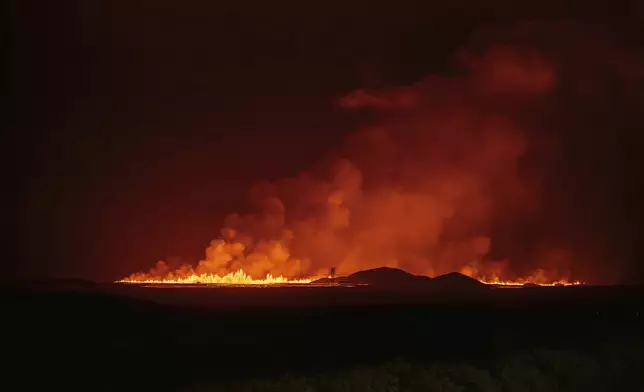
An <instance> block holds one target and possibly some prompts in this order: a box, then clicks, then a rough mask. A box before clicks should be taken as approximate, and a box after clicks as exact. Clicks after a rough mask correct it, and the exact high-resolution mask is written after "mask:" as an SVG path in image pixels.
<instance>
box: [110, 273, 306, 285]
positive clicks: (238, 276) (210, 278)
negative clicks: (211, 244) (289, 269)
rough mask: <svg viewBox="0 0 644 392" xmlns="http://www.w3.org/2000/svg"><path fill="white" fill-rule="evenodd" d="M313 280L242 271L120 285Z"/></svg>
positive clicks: (129, 280) (143, 278)
mask: <svg viewBox="0 0 644 392" xmlns="http://www.w3.org/2000/svg"><path fill="white" fill-rule="evenodd" d="M312 280H313V279H288V278H285V277H284V276H282V275H279V276H273V275H271V274H266V276H265V277H264V278H263V279H253V278H252V277H251V276H249V275H248V274H246V273H245V272H244V270H242V269H240V270H239V271H237V272H231V273H228V274H226V275H223V276H219V275H217V274H192V275H188V276H185V277H177V278H163V279H150V278H148V277H146V276H145V275H141V276H140V277H138V276H137V275H133V276H130V277H127V278H124V279H121V280H119V281H118V283H139V284H215V285H244V286H262V285H274V284H307V283H311V281H312Z"/></svg>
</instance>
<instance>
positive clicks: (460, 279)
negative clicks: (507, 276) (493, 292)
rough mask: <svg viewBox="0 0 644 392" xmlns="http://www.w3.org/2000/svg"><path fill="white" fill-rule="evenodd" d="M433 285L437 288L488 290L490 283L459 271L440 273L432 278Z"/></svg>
mask: <svg viewBox="0 0 644 392" xmlns="http://www.w3.org/2000/svg"><path fill="white" fill-rule="evenodd" d="M431 286H432V288H433V289H437V290H455V291H473V290H487V289H489V288H490V286H489V285H486V284H485V283H481V282H479V281H478V280H476V279H474V278H470V277H469V276H466V275H463V274H461V273H458V272H450V273H449V274H445V275H440V276H437V277H435V278H434V279H432V280H431Z"/></svg>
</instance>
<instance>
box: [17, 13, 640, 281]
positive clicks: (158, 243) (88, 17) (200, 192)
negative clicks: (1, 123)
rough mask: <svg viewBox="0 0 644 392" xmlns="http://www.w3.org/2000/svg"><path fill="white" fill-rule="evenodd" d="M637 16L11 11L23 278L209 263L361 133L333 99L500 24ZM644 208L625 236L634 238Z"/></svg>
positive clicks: (431, 60) (426, 67)
mask: <svg viewBox="0 0 644 392" xmlns="http://www.w3.org/2000/svg"><path fill="white" fill-rule="evenodd" d="M638 4H639V3H638V2H637V1H633V2H630V3H627V2H623V3H622V2H611V3H610V5H606V4H598V5H592V4H588V2H587V1H546V2H543V1H538V2H536V1H530V2H517V1H506V0H496V1H489V2H475V1H464V0H457V1H443V2H428V1H418V2H408V1H397V2H394V3H389V4H387V5H378V4H376V3H374V2H372V1H337V2H336V1H326V2H321V3H317V4H310V3H308V2H301V1H292V2H279V1H278V2H275V1H269V2H267V1H256V2H228V3H227V4H220V2H213V1H205V0H203V1H181V2H178V1H169V0H150V1H137V0H134V1H114V2H98V1H86V0H84V1H80V0H79V1H64V2H40V1H38V2H37V1H15V2H11V3H10V4H9V13H8V17H9V18H10V19H9V23H8V27H9V32H10V35H9V57H8V62H9V63H8V65H9V71H8V73H7V75H8V76H9V98H10V101H11V102H12V104H13V105H12V106H15V109H13V110H12V111H11V112H12V113H11V115H10V116H9V120H8V121H9V125H10V126H9V128H10V135H11V140H10V141H11V143H9V144H7V145H10V146H13V148H10V151H9V152H8V154H7V155H8V156H10V157H12V158H14V159H13V162H11V163H10V164H9V167H12V168H14V176H12V178H14V177H15V179H16V183H15V186H14V188H15V190H17V192H16V194H17V196H18V197H17V201H18V204H17V208H15V209H14V211H16V216H17V225H16V230H15V231H16V233H17V241H16V242H15V243H16V244H17V250H18V254H17V257H16V258H15V260H16V263H12V266H11V268H10V270H9V273H8V275H7V276H10V277H11V276H19V277H63V276H75V277H84V278H90V279H100V280H105V279H115V278H118V277H120V276H123V275H125V274H128V273H130V272H133V271H135V270H140V269H145V268H147V267H148V266H150V265H151V264H152V263H153V262H154V261H155V260H157V259H162V258H166V257H168V256H173V255H182V256H184V257H187V258H195V259H196V258H198V257H200V256H201V255H202V254H203V249H204V248H205V246H206V245H207V244H208V242H209V241H210V239H211V238H213V236H215V235H217V233H218V231H219V229H220V227H221V223H222V220H223V218H224V217H225V216H226V214H228V213H229V212H231V211H237V210H240V209H242V210H243V208H244V206H245V205H246V200H247V192H248V189H249V187H250V186H251V184H252V183H254V182H255V181H257V180H261V179H269V180H274V179H278V178H280V177H284V176H290V175H294V174H296V173H297V172H299V171H301V170H303V169H306V168H308V167H310V166H312V165H313V164H314V163H315V162H316V161H318V160H319V159H320V158H321V157H323V156H324V154H325V153H326V152H327V151H329V150H330V149H331V148H333V147H334V146H338V145H339V144H341V142H342V140H343V139H344V138H345V136H346V134H347V133H348V132H349V131H351V130H353V129H355V127H356V124H358V123H360V122H361V121H362V119H361V118H360V116H359V115H356V114H352V113H346V112H342V111H339V110H338V109H337V108H336V107H334V105H333V101H334V99H335V98H337V97H339V96H342V95H344V94H346V93H348V92H349V91H352V90H354V89H356V88H361V87H362V88H373V89H379V88H389V87H393V86H400V85H405V84H409V83H413V82H416V81H418V80H419V79H421V78H422V77H424V76H426V75H428V74H432V73H440V72H445V71H446V70H449V67H450V64H451V63H452V60H453V55H454V52H455V51H456V50H457V49H458V48H459V47H462V46H463V45H464V44H465V43H467V42H468V41H469V40H470V37H471V36H472V34H475V32H476V31H479V30H481V29H485V28H487V27H489V26H503V25H508V24H515V23H522V22H528V21H533V20H542V19H545V20H555V19H563V20H574V21H577V22H581V23H583V24H587V25H593V26H599V27H601V28H604V29H607V30H610V31H612V32H613V33H614V35H615V37H617V39H618V40H622V41H623V42H628V44H629V45H634V46H637V45H641V43H642V41H641V39H642V33H643V30H644V28H643V27H642V26H644V19H643V17H644V9H643V8H642V6H641V5H638ZM13 120H15V121H13ZM634 131H635V130H634ZM638 166H639V162H628V163H627V164H626V163H624V167H628V168H629V170H639V169H638V168H637V167H638ZM582 171H583V170H582ZM621 172H622V170H621V169H619V170H617V169H616V170H615V172H614V173H621ZM638 178H641V177H638ZM629 189H631V190H632V191H633V192H635V191H637V189H639V188H629ZM629 194H630V195H631V196H630V197H631V199H628V200H629V201H628V203H632V205H633V206H635V205H636V204H637V203H636V200H635V196H633V194H632V193H629ZM640 194H641V193H640ZM638 211H639V212H638V213H640V215H637V217H638V218H633V217H631V218H632V219H631V220H630V221H629V222H625V223H624V224H623V225H622V224H621V222H620V221H619V219H622V218H623V217H624V216H625V215H624V214H617V213H616V214H614V215H611V217H612V218H611V219H613V221H615V222H613V223H611V225H612V226H611V227H624V231H625V233H627V234H624V236H626V237H627V238H629V239H631V240H632V239H634V238H636V237H637V235H638V230H639V229H640V228H641V227H642V226H641V222H640V221H639V220H637V219H639V217H641V209H640V210H638ZM631 215H632V214H631ZM617 237H622V236H621V235H616V238H617ZM638 255H641V253H639V254H638ZM631 259H632V260H635V259H636V257H635V256H633V257H631ZM632 260H631V261H630V262H629V263H630V264H628V265H627V266H625V267H624V268H625V269H626V270H627V271H628V273H638V272H639V271H641V270H640V268H639V264H637V262H635V261H632Z"/></svg>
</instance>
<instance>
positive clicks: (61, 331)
mask: <svg viewBox="0 0 644 392" xmlns="http://www.w3.org/2000/svg"><path fill="white" fill-rule="evenodd" d="M3 291H4V292H3V293H2V298H3V302H4V304H3V321H2V322H3V324H4V327H5V328H3V329H4V330H5V331H6V332H5V334H4V340H5V344H4V346H5V350H3V351H4V354H5V357H6V358H8V359H9V362H10V365H9V368H6V367H5V369H4V370H5V372H6V374H7V375H8V376H9V378H10V379H12V380H16V382H17V384H16V385H19V386H20V387H19V388H17V389H16V388H13V389H12V390H32V388H35V387H36V386H41V387H47V388H58V387H62V388H65V389H66V390H76V389H82V390H86V391H91V390H153V391H158V390H262V391H264V390H271V391H282V390H290V391H307V390H309V391H323V390H329V391H331V390H342V391H357V390H364V391H403V390H408V391H421V390H422V391H432V390H436V391H478V390H481V391H496V390H498V391H554V390H574V391H577V390H583V391H591V390H598V391H601V390H611V389H615V388H617V389H618V390H621V389H624V390H626V389H629V390H641V387H642V385H644V384H642V383H643V382H644V377H643V376H642V374H641V370H640V369H644V362H643V358H644V344H643V341H642V332H641V330H642V328H641V327H642V314H643V313H642V312H643V310H644V309H643V308H642V302H641V294H642V291H641V289H639V288H634V287H574V288H568V287H566V288H519V289H490V290H482V291H476V292H467V293H458V292H451V293H450V292H448V291H447V290H445V291H432V292H428V291H426V290H425V291H423V290H415V289H410V290H401V289H396V290H391V289H384V288H375V287H354V288H338V287H336V288H331V287H301V288H299V287H295V288H293V287H283V288H209V289H208V288H176V287H161V288H156V287H139V286H132V285H113V284H107V285H98V284H89V283H82V282H67V283H65V284H60V285H44V284H41V285H32V286H30V287H11V288H6V289H4V290H3ZM5 366H7V365H5Z"/></svg>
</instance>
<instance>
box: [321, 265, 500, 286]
mask: <svg viewBox="0 0 644 392" xmlns="http://www.w3.org/2000/svg"><path fill="white" fill-rule="evenodd" d="M335 282H336V283H340V284H342V283H345V284H355V285H369V286H374V287H382V288H395V289H405V288H415V289H418V288H423V289H428V290H439V291H443V290H450V291H457V292H458V291H472V290H481V289H488V288H489V286H488V285H486V284H484V283H481V282H479V281H478V280H476V279H473V278H470V277H468V276H465V275H463V274H460V273H457V272H452V273H449V274H445V275H440V276H437V277H435V278H429V277H427V276H422V275H414V274H410V273H409V272H406V271H403V270H401V269H398V268H390V267H380V268H374V269H369V270H363V271H358V272H356V273H353V274H351V275H349V276H345V277H340V278H336V280H335ZM314 283H317V284H326V283H330V282H329V279H328V278H323V279H319V280H316V281H315V282H314Z"/></svg>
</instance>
